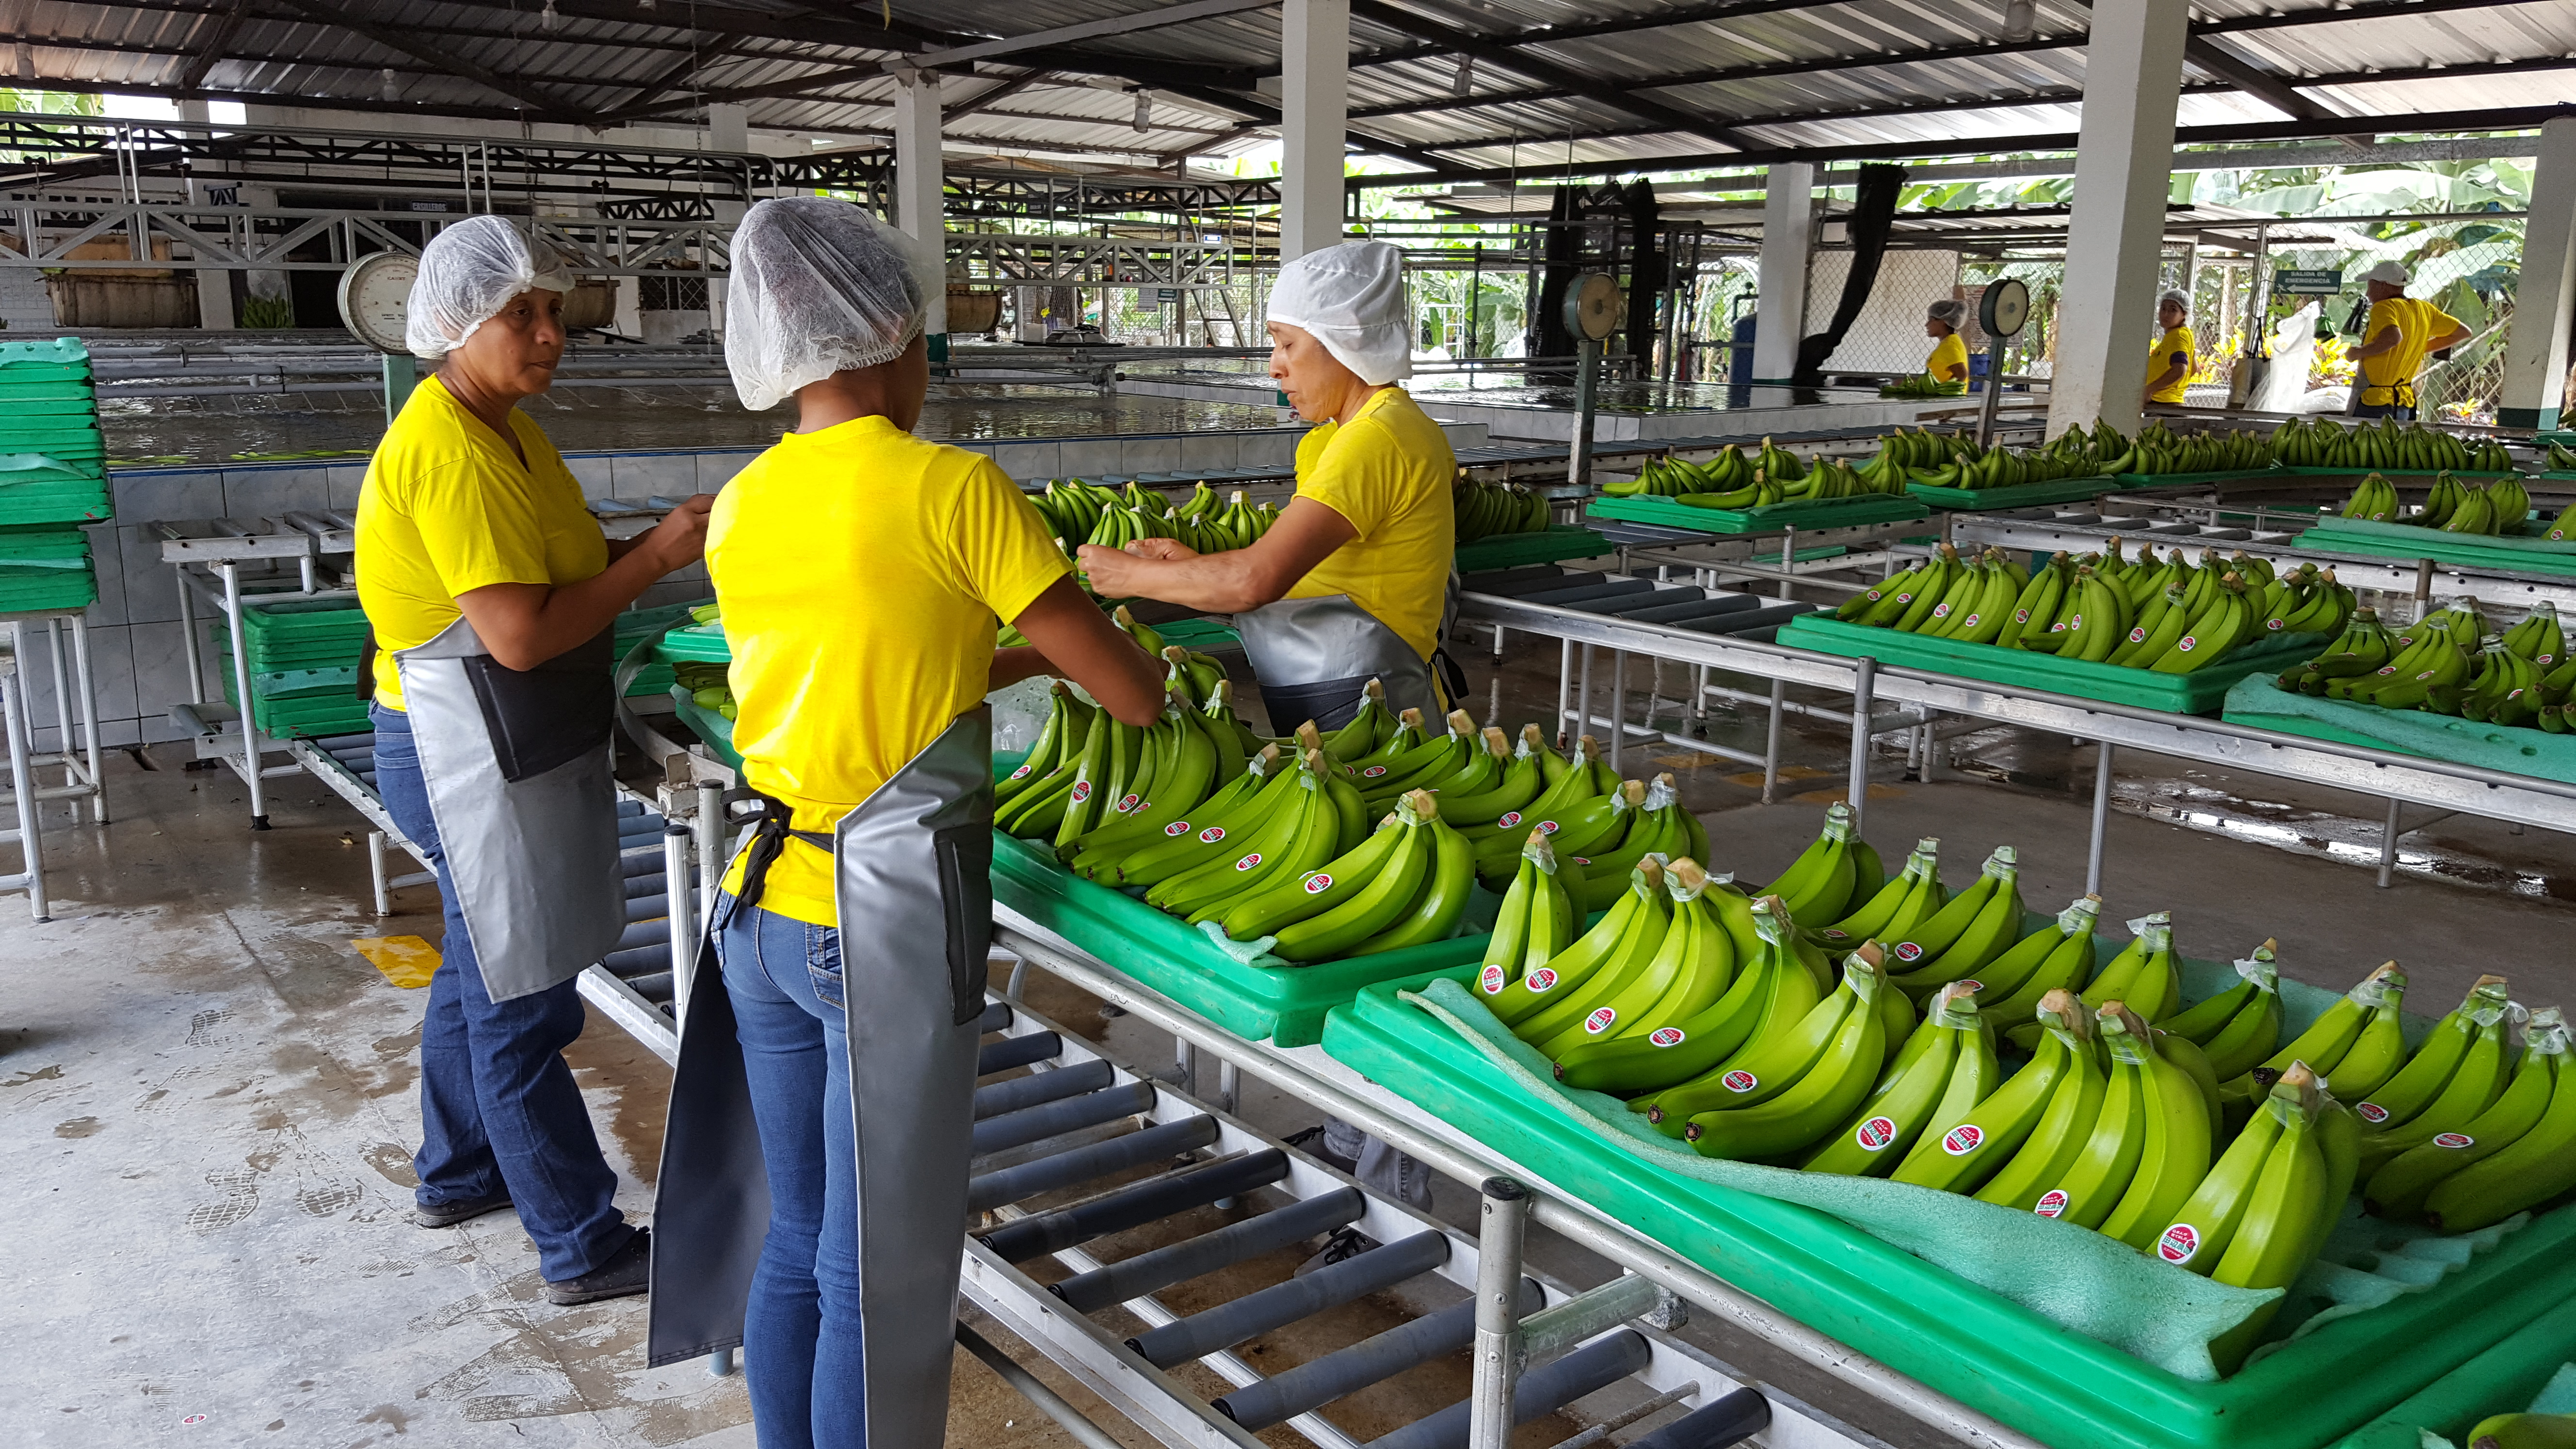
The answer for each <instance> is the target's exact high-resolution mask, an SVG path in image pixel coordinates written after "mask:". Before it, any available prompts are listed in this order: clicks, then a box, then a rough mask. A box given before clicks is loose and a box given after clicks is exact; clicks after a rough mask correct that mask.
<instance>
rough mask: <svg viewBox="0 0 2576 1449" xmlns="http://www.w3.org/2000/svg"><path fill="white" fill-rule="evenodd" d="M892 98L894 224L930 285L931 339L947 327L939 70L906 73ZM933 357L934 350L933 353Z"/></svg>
mask: <svg viewBox="0 0 2576 1449" xmlns="http://www.w3.org/2000/svg"><path fill="white" fill-rule="evenodd" d="M902 80H903V84H902V86H901V87H900V88H899V89H898V90H897V91H896V94H895V100H894V208H895V215H894V224H895V225H897V226H899V227H902V228H903V229H904V230H905V231H906V232H909V233H911V235H912V242H913V246H914V247H915V248H917V254H918V255H919V257H920V258H921V267H922V277H923V280H924V283H925V285H927V286H928V287H929V288H930V311H929V319H928V320H927V321H926V322H924V323H923V325H922V330H923V331H925V332H928V333H929V334H930V335H931V336H933V337H941V336H945V335H946V334H947V331H948V280H947V279H948V250H947V243H946V241H945V239H944V236H943V233H944V231H945V229H946V227H947V225H948V221H947V198H946V194H945V191H944V187H945V185H946V180H947V175H946V172H945V170H944V169H943V167H944V163H943V162H942V161H941V159H940V152H939V73H938V72H937V71H910V72H907V73H905V74H904V76H903V77H902ZM932 355H933V356H937V355H938V354H937V353H935V352H934V353H933V354H932Z"/></svg>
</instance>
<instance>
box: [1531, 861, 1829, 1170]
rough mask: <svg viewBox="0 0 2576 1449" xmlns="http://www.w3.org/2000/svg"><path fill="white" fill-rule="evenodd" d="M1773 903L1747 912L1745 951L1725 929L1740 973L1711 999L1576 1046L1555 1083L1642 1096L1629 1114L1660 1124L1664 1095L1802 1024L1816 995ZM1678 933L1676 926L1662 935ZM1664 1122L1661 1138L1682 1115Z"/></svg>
mask: <svg viewBox="0 0 2576 1449" xmlns="http://www.w3.org/2000/svg"><path fill="white" fill-rule="evenodd" d="M1740 899H1741V898H1740V897H1735V896H1734V892H1733V890H1732V888H1731V887H1728V886H1724V885H1716V884H1712V885H1711V887H1710V888H1709V889H1707V890H1704V891H1702V892H1701V893H1700V895H1699V897H1698V899H1697V900H1696V901H1695V902H1694V903H1693V904H1695V905H1698V906H1700V907H1701V908H1702V913H1704V914H1708V915H1711V916H1715V915H1718V914H1721V913H1723V912H1725V911H1727V910H1729V909H1731V908H1732V907H1733V905H1734V903H1735V900H1740ZM1777 905H1778V903H1777V902H1776V901H1770V900H1758V901H1754V902H1752V903H1751V904H1750V906H1749V908H1748V909H1747V914H1748V915H1749V916H1750V917H1751V920H1752V926H1753V930H1754V933H1755V939H1756V946H1755V949H1753V950H1752V951H1750V952H1749V953H1748V952H1745V951H1744V950H1743V949H1742V942H1741V941H1740V940H1738V939H1736V938H1735V935H1734V932H1733V931H1732V930H1731V929H1730V930H1728V931H1727V935H1728V936H1729V939H1730V943H1731V945H1732V946H1733V948H1734V950H1735V953H1736V955H1737V957H1738V959H1740V960H1741V961H1742V962H1743V968H1742V969H1741V970H1739V971H1737V972H1736V973H1735V975H1734V977H1733V979H1732V980H1731V981H1729V982H1728V983H1727V987H1726V990H1725V992H1724V993H1723V994H1721V995H1720V996H1719V997H1718V998H1717V999H1716V1000H1715V1001H1713V1002H1711V1003H1709V1004H1708V1005H1707V1006H1705V1007H1703V1008H1701V1009H1700V1010H1699V1011H1698V1012H1695V1013H1693V1014H1691V1015H1689V1016H1685V1017H1679V1018H1675V1019H1673V1020H1670V1021H1667V1022H1664V1023H1663V1024H1661V1025H1658V1026H1656V1027H1654V1028H1653V1029H1652V1030H1648V1031H1644V1032H1641V1033H1637V1034H1631V1035H1622V1036H1620V1037H1617V1038H1614V1039H1612V1040H1610V1041H1606V1042H1588V1043H1585V1044H1583V1045H1580V1046H1577V1047H1575V1048H1573V1049H1572V1050H1570V1051H1568V1052H1566V1053H1565V1054H1564V1055H1563V1056H1561V1057H1559V1058H1558V1059H1557V1062H1556V1075H1557V1077H1558V1079H1559V1080H1561V1081H1563V1082H1564V1083H1565V1084H1566V1085H1567V1086H1570V1087H1582V1088H1586V1089H1589V1090H1592V1091H1600V1092H1618V1093H1622V1094H1637V1093H1643V1094H1646V1095H1642V1096H1633V1097H1632V1100H1631V1101H1630V1102H1629V1104H1628V1106H1629V1110H1631V1111H1635V1112H1643V1113H1646V1114H1648V1120H1649V1121H1654V1122H1657V1123H1658V1124H1659V1125H1660V1124H1661V1122H1662V1121H1663V1120H1664V1119H1663V1118H1661V1117H1660V1116H1659V1115H1657V1108H1658V1105H1659V1103H1660V1101H1661V1099H1662V1096H1663V1094H1664V1092H1665V1090H1666V1089H1675V1090H1678V1089H1680V1088H1683V1087H1686V1086H1689V1085H1691V1084H1693V1083H1696V1082H1700V1081H1703V1080H1713V1079H1714V1078H1715V1077H1717V1076H1722V1075H1724V1073H1725V1071H1726V1070H1727V1069H1729V1068H1730V1067H1731V1065H1732V1062H1733V1060H1734V1058H1735V1057H1736V1056H1737V1055H1738V1054H1739V1053H1740V1052H1742V1051H1744V1050H1747V1049H1748V1048H1749V1047H1750V1046H1751V1045H1752V1044H1754V1043H1757V1042H1760V1041H1762V1040H1764V1039H1766V1036H1769V1035H1777V1034H1779V1033H1782V1032H1785V1031H1787V1030H1788V1029H1789V1028H1790V1027H1792V1026H1794V1025H1795V1024H1796V1023H1797V1022H1798V1021H1800V1020H1802V1019H1804V1017H1805V1016H1806V1014H1807V1013H1808V1012H1809V1011H1810V1010H1812V1009H1813V1008H1814V1007H1815V1005H1816V1003H1817V1002H1818V1001H1819V1000H1821V999H1822V996H1823V993H1822V992H1820V991H1819V990H1818V989H1817V987H1816V978H1815V976H1814V975H1813V974H1812V973H1811V972H1810V971H1809V970H1808V969H1807V966H1806V963H1805V962H1803V961H1801V960H1799V959H1798V957H1797V955H1796V954H1795V949H1794V947H1793V945H1792V943H1791V935H1792V933H1793V932H1794V931H1795V929H1796V928H1795V926H1794V925H1792V924H1791V923H1790V922H1789V921H1788V920H1787V919H1786V917H1785V916H1784V915H1783V914H1782V913H1781V912H1780V911H1779V910H1777V909H1776V907H1777ZM1675 915H1676V920H1677V921H1680V920H1681V919H1682V918H1681V913H1680V912H1679V911H1676V913H1675ZM1683 924H1684V925H1686V924H1687V922H1684V923H1683ZM1682 928H1683V927H1682V926H1681V925H1677V926H1674V927H1670V928H1668V931H1670V930H1678V929H1682ZM1698 944H1699V946H1700V948H1701V949H1705V950H1711V951H1713V950H1714V949H1715V948H1714V947H1713V946H1711V945H1709V944H1708V943H1705V942H1701V943H1698ZM1670 1120H1671V1123H1672V1126H1671V1128H1670V1132H1669V1134H1668V1135H1672V1136H1679V1135H1680V1134H1681V1131H1682V1128H1683V1126H1684V1125H1685V1124H1686V1120H1687V1119H1686V1117H1685V1116H1675V1117H1673V1118H1672V1119H1670Z"/></svg>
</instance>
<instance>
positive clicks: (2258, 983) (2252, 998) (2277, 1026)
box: [2165, 940, 2281, 1081]
mask: <svg viewBox="0 0 2576 1449" xmlns="http://www.w3.org/2000/svg"><path fill="white" fill-rule="evenodd" d="M2277 947H2278V943H2277V942H2273V941H2269V940H2267V941H2265V942H2264V943H2263V944H2262V945H2260V946H2257V947H2255V948H2254V954H2253V955H2252V956H2250V957H2248V958H2246V959H2245V960H2242V961H2238V962H2236V963H2235V965H2236V974H2237V976H2238V977H2240V978H2241V979H2240V980H2239V981H2238V982H2237V983H2236V984H2235V985H2234V986H2231V987H2229V988H2227V989H2226V990H2225V991H2222V992H2219V993H2218V994H2217V995H2215V996H2212V997H2210V998H2209V999H2208V1000H2206V1001H2203V1002H2201V1003H2199V1004H2198V1005H2195V1006H2193V1007H2191V1008H2190V1009H2189V1010H2186V1011H2183V1012H2181V1013H2179V1014H2177V1015H2176V1016H2174V1017H2173V1018H2172V1019H2171V1020H2170V1021H2167V1022H2166V1023H2165V1028H2166V1029H2167V1030H2168V1031H2171V1032H2172V1033H2173V1034H2174V1035H2176V1036H2179V1037H2181V1038H2183V1039H2184V1040H2186V1041H2188V1042H2190V1043H2192V1044H2193V1045H2194V1046H2197V1047H2199V1048H2200V1049H2201V1050H2202V1052H2203V1053H2204V1054H2206V1055H2207V1057H2208V1059H2209V1065H2210V1070H2211V1071H2212V1072H2213V1073H2215V1074H2216V1075H2217V1077H2218V1078H2219V1079H2220V1080H2221V1081H2227V1080H2231V1079H2233V1078H2236V1077H2241V1076H2243V1075H2245V1074H2246V1073H2247V1072H2250V1071H2252V1070H2253V1069H2254V1068H2255V1067H2256V1066H2257V1065H2258V1064H2260V1063H2261V1062H2262V1060H2263V1059H2264V1058H2265V1057H2268V1056H2270V1055H2271V1054H2272V1053H2273V1051H2274V1050H2275V1049H2276V1048H2277V1047H2279V1046H2280V1044H2281V972H2280V967H2279V965H2278V964H2277V963H2276V958H2275V956H2274V952H2275V951H2276V949H2277Z"/></svg>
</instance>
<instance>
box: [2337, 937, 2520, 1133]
mask: <svg viewBox="0 0 2576 1449" xmlns="http://www.w3.org/2000/svg"><path fill="white" fill-rule="evenodd" d="M2505 992H2506V988H2505V979H2504V978H2503V977H2501V976H2495V975H2486V976H2480V977H2479V978H2478V979H2477V980H2476V981H2475V982H2473V983H2471V985H2470V987H2469V994H2468V995H2467V996H2465V997H2463V998H2461V1001H2460V1004H2459V1005H2458V1006H2457V1007H2455V1008H2453V1009H2452V1011H2451V1013H2450V1014H2449V1015H2447V1016H2445V1017H2443V1018H2442V1019H2441V1020H2440V1021H2437V1022H2435V1023H2433V1029H2432V1030H2431V1031H2429V1032H2426V1033H2425V1034H2424V1041H2423V1044H2422V1045H2421V1046H2418V1047H2417V1048H2416V1049H2415V1054H2414V1055H2413V1056H2412V1057H2409V1058H2408V1059H2407V1061H2406V1065H2405V1066H2403V1067H2401V1068H2399V1069H2398V1072H2397V1075H2395V1076H2393V1077H2391V1078H2389V1079H2388V1080H2387V1081H2386V1082H2383V1083H2381V1084H2380V1086H2379V1089H2378V1090H2377V1091H2375V1092H2369V1093H2364V1094H2362V1101H2361V1104H2360V1105H2359V1106H2357V1107H2355V1108H2353V1112H2354V1113H2355V1114H2356V1115H2358V1116H2359V1117H2360V1118H2361V1122H2362V1129H2363V1130H2364V1131H2365V1132H2367V1131H2371V1130H2375V1129H2394V1128H2398V1127H2403V1126H2405V1125H2406V1124H2407V1123H2409V1122H2411V1121H2413V1120H2415V1118H2416V1117H2417V1116H2419V1115H2421V1114H2422V1112H2423V1111H2424V1109H2425V1108H2427V1107H2430V1106H2431V1105H2433V1101H2434V1099H2435V1098H2437V1097H2439V1096H2441V1094H2442V1089H2443V1088H2445V1087H2447V1086H2449V1085H2450V1084H2451V1077H2452V1075H2453V1074H2455V1073H2456V1072H2458V1071H2459V1069H2460V1063H2461V1062H2462V1061H2463V1060H2464V1059H2466V1058H2467V1056H2468V1054H2469V1047H2470V1046H2471V1045H2472V1044H2473V1043H2475V1042H2476V1041H2477V1039H2478V1029H2479V1028H2480V1027H2481V1026H2483V1025H2485V1024H2486V1021H2487V1019H2488V1017H2489V1016H2490V1015H2494V1016H2496V1017H2501V1016H2502V1015H2503V1014H2504V1011H2505V1005H2506V994H2505Z"/></svg>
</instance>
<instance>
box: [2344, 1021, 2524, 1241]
mask: <svg viewBox="0 0 2576 1449" xmlns="http://www.w3.org/2000/svg"><path fill="white" fill-rule="evenodd" d="M2566 1063H2567V1027H2566V1024H2565V1022H2564V1021H2563V1020H2562V1019H2561V1017H2560V1014H2559V1011H2558V1009H2557V1008H2556V1007H2544V1008H2542V1009H2541V1010H2539V1011H2535V1012H2533V1013H2532V1014H2531V1021H2530V1023H2529V1031H2528V1033H2527V1035H2526V1038H2525V1043H2524V1046H2523V1053H2522V1060H2521V1062H2519V1063H2518V1064H2517V1065H2516V1066H2515V1067H2514V1071H2513V1078H2512V1080H2511V1081H2510V1082H2508V1083H2506V1085H2505V1089H2504V1092H2503V1094H2502V1095H2500V1096H2498V1097H2497V1098H2496V1100H2495V1104H2494V1105H2493V1106H2491V1107H2489V1108H2487V1109H2486V1110H2485V1111H2483V1112H2481V1113H2479V1114H2478V1115H2477V1116H2475V1117H2472V1118H2470V1119H2469V1121H2468V1123H2467V1124H2466V1125H2464V1126H2462V1127H2461V1128H2460V1129H2459V1130H2458V1131H2456V1132H2442V1133H2437V1134H2435V1135H2434V1136H2433V1137H2432V1139H2431V1140H2429V1141H2426V1142H2424V1143H2422V1144H2420V1145H2418V1146H2415V1147H2411V1148H2409V1149H2407V1150H2406V1151H2404V1152H2401V1153H2399V1154H2398V1155H2397V1156H2395V1157H2393V1158H2391V1159H2389V1160H2388V1161H2387V1162H2385V1163H2382V1164H2381V1165H2380V1166H2379V1168H2378V1170H2377V1171H2375V1172H2373V1173H2372V1174H2371V1175H2370V1180H2369V1182H2368V1184H2367V1185H2366V1186H2365V1187H2364V1188H2363V1189H2362V1203H2363V1205H2364V1206H2365V1207H2367V1208H2368V1209H2369V1211H2370V1212H2372V1213H2374V1214H2376V1215H2378V1216H2380V1217H2384V1218H2409V1217H2414V1216H2416V1215H2417V1214H2418V1213H2419V1212H2421V1211H2422V1209H2423V1208H2424V1206H2425V1202H2426V1199H2427V1198H2428V1197H2430V1195H2431V1194H2432V1193H2433V1191H2434V1190H2435V1189H2436V1188H2438V1187H2440V1186H2441V1185H2442V1184H2443V1183H2445V1182H2447V1181H2448V1180H2449V1179H2450V1178H2452V1177H2454V1176H2456V1175H2457V1174H2459V1173H2461V1172H2464V1171H2466V1170H2467V1169H2468V1168H2470V1167H2473V1166H2475V1165H2476V1164H2478V1163H2481V1162H2484V1161H2486V1160H2487V1159H2488V1158H2491V1157H2494V1156H2495V1155H2496V1154H2498V1153H2500V1152H2502V1151H2504V1150H2505V1149H2506V1148H2508V1147H2512V1146H2514V1145H2515V1144H2517V1143H2519V1142H2520V1141H2521V1140H2522V1139H2523V1138H2524V1137H2525V1136H2526V1135H2528V1134H2529V1133H2530V1132H2532V1131H2533V1130H2534V1129H2535V1128H2537V1127H2539V1126H2540V1125H2541V1123H2542V1121H2543V1120H2544V1119H2545V1118H2546V1116H2547V1114H2548V1110H2549V1105H2550V1103H2551V1102H2552V1101H2553V1100H2554V1099H2555V1095H2556V1092H2557V1087H2558V1079H2559V1077H2560V1075H2561V1074H2562V1073H2563V1072H2564V1071H2565V1069H2566ZM2532 1165H2534V1164H2528V1163H2527V1164H2524V1165H2523V1166H2522V1171H2528V1170H2529V1168H2530V1167H2531V1166H2532ZM2521 1176H2522V1172H2515V1173H2514V1175H2512V1176H2502V1177H2499V1178H2498V1179H2497V1181H2496V1182H2494V1183H2489V1184H2485V1185H2484V1186H2482V1187H2479V1188H2477V1189H2476V1190H2475V1191H2473V1192H2472V1194H2471V1196H2472V1197H2476V1196H2479V1195H2481V1194H2483V1193H2485V1192H2488V1191H2492V1190H2493V1189H2494V1188H2495V1187H2498V1186H2503V1187H2506V1188H2508V1189H2509V1190H2527V1189H2528V1186H2529V1183H2528V1182H2527V1181H2524V1180H2521Z"/></svg>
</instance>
